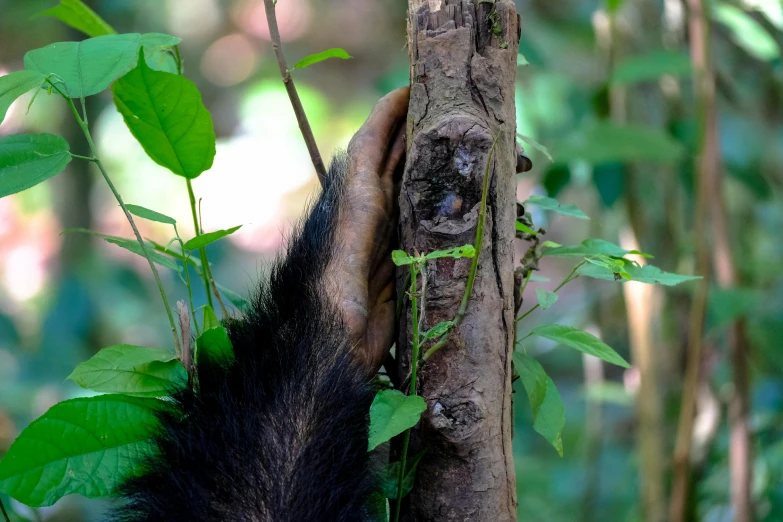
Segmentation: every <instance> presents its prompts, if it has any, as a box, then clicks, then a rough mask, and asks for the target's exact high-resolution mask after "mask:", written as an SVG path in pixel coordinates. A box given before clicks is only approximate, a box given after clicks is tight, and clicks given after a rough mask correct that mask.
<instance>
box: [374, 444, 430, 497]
mask: <svg viewBox="0 0 783 522" xmlns="http://www.w3.org/2000/svg"><path fill="white" fill-rule="evenodd" d="M425 453H427V450H426V448H425V449H423V450H421V451H420V452H419V453H418V454H417V455H416V456H415V457H413V458H412V459H410V458H409V459H408V461H407V462H406V463H405V476H404V477H403V479H402V496H403V498H405V497H406V496H408V494H409V493H410V492H411V490H412V489H413V485H414V482H415V480H416V468H417V467H418V466H419V462H421V459H422V457H424V454H425ZM380 481H381V488H382V489H383V495H384V497H385V498H392V499H396V498H397V490H398V489H399V483H400V462H399V461H398V462H390V463H388V464H387V465H386V466H384V468H383V469H382V470H381V476H380Z"/></svg>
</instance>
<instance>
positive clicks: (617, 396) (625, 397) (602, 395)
mask: <svg viewBox="0 0 783 522" xmlns="http://www.w3.org/2000/svg"><path fill="white" fill-rule="evenodd" d="M585 398H586V399H587V400H588V401H592V402H599V403H607V404H617V405H618V406H632V405H633V403H634V397H633V395H631V394H630V393H628V391H627V390H626V389H625V386H623V385H622V384H620V383H617V382H601V383H595V384H591V385H589V386H588V387H587V388H586V389H585Z"/></svg>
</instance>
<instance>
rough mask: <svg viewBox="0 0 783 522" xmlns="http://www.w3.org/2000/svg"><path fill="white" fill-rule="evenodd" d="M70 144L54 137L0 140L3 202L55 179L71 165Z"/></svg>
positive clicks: (35, 135)
mask: <svg viewBox="0 0 783 522" xmlns="http://www.w3.org/2000/svg"><path fill="white" fill-rule="evenodd" d="M69 151H70V147H69V146H68V142H67V141H65V140H64V139H63V138H61V137H60V136H55V135H54V134H12V135H11V136H6V137H5V138H0V198H4V197H5V196H8V195H11V194H16V193H17V192H21V191H23V190H27V189H29V188H30V187H34V186H36V185H38V184H39V183H41V182H43V181H46V180H47V179H49V178H51V177H53V176H55V175H56V174H58V173H59V172H60V171H62V170H63V169H64V168H65V166H66V165H68V163H70V162H71V153H70V152H69Z"/></svg>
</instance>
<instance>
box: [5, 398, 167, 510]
mask: <svg viewBox="0 0 783 522" xmlns="http://www.w3.org/2000/svg"><path fill="white" fill-rule="evenodd" d="M161 407H164V403H163V402H162V401H159V400H157V399H142V398H138V397H126V396H124V395H99V396H97V397H90V398H83V399H72V400H69V401H64V402H61V403H59V404H55V405H54V406H52V407H51V408H50V409H49V411H47V412H46V413H45V414H44V415H43V416H41V417H40V418H39V419H38V420H36V421H34V422H32V423H31V424H30V425H29V426H28V427H27V428H26V429H25V430H24V431H23V432H22V434H21V435H19V437H18V438H17V439H16V441H15V442H14V443H13V445H12V446H11V448H10V449H9V450H8V453H6V454H5V456H4V457H3V459H2V460H0V491H3V492H5V493H7V494H8V495H10V496H12V497H13V498H15V499H16V500H18V501H19V502H22V503H24V504H27V505H29V506H35V507H40V506H51V505H52V504H54V503H55V502H57V500H59V499H60V498H61V497H63V496H65V495H69V494H71V493H79V494H81V495H84V496H85V497H88V498H100V497H110V496H113V495H115V494H116V493H117V489H118V487H119V485H120V484H121V482H122V481H123V480H124V479H126V478H128V477H130V476H133V475H134V474H135V473H137V472H138V469H139V465H140V464H141V463H142V460H143V459H144V458H145V457H147V456H148V455H150V454H151V452H152V451H153V449H152V445H151V443H150V442H151V441H150V438H151V436H152V435H153V434H154V431H155V429H156V427H157V426H158V421H157V418H156V410H159V409H160V408H161Z"/></svg>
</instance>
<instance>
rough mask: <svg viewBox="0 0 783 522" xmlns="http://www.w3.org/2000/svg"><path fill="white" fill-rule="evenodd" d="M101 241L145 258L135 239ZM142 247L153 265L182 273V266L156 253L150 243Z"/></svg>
mask: <svg viewBox="0 0 783 522" xmlns="http://www.w3.org/2000/svg"><path fill="white" fill-rule="evenodd" d="M98 235H100V234H98ZM103 239H104V241H106V242H107V243H111V244H112V245H117V246H118V247H120V248H124V249H125V250H127V251H129V252H133V253H134V254H136V255H138V256H141V257H146V256H145V255H144V250H142V248H141V245H140V244H139V242H138V241H136V240H135V239H124V238H116V237H104V238H103ZM144 246H146V247H147V252H148V253H149V255H150V259H152V262H153V263H156V264H158V265H160V266H163V267H166V268H168V269H171V270H174V271H176V272H182V270H184V269H183V268H182V266H180V265H179V264H177V262H176V261H174V260H173V259H171V258H170V257H166V256H165V255H162V254H159V253H158V252H156V251H155V249H154V247H153V246H152V245H151V244H150V243H145V244H144Z"/></svg>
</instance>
